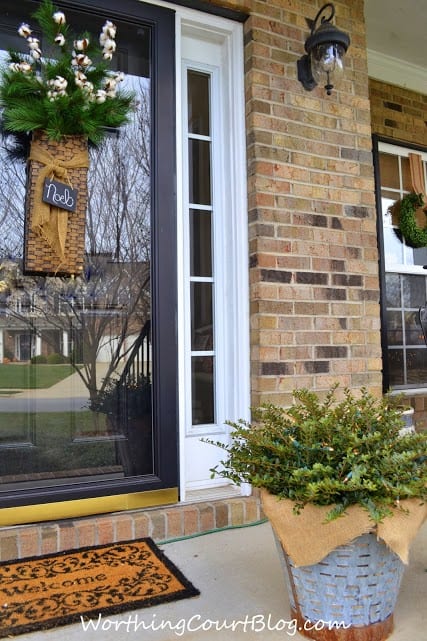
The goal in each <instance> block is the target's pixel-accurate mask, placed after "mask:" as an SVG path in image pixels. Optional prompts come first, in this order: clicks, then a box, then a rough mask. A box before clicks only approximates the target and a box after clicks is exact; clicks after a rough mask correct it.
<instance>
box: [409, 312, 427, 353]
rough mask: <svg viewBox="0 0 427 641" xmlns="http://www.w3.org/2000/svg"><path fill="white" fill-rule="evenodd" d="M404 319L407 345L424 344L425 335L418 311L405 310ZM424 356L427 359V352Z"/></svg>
mask: <svg viewBox="0 0 427 641" xmlns="http://www.w3.org/2000/svg"><path fill="white" fill-rule="evenodd" d="M404 321H405V342H406V345H424V335H423V330H422V328H421V325H420V323H419V320H418V312H405V314H404ZM426 351H427V350H426ZM424 356H425V358H426V360H427V354H425V355H424Z"/></svg>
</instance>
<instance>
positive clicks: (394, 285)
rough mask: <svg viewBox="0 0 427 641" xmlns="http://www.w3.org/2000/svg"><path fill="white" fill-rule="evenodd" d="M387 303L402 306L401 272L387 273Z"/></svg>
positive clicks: (391, 305)
mask: <svg viewBox="0 0 427 641" xmlns="http://www.w3.org/2000/svg"><path fill="white" fill-rule="evenodd" d="M385 283H386V305H387V307H400V305H401V299H400V276H399V274H386V276H385Z"/></svg>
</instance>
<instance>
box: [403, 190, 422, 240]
mask: <svg viewBox="0 0 427 641" xmlns="http://www.w3.org/2000/svg"><path fill="white" fill-rule="evenodd" d="M423 205H424V198H423V195H422V194H414V193H410V194H407V195H406V196H404V197H403V198H402V200H401V201H400V209H399V229H400V231H401V232H402V234H403V237H404V239H405V242H406V244H407V245H409V247H427V227H424V228H423V229H422V228H421V227H418V225H417V221H416V219H415V212H416V211H417V209H419V208H420V207H422V206H423Z"/></svg>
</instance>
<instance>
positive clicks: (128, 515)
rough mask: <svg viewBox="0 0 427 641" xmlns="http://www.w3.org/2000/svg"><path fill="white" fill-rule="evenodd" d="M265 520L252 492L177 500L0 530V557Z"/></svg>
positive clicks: (157, 537) (167, 536)
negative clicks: (159, 504)
mask: <svg viewBox="0 0 427 641" xmlns="http://www.w3.org/2000/svg"><path fill="white" fill-rule="evenodd" d="M263 518H264V514H263V512H262V508H261V505H260V501H259V498H258V496H257V494H256V493H254V495H253V496H249V497H246V496H245V497H240V496H238V497H232V498H223V499H218V500H208V501H197V502H193V503H179V504H176V505H169V506H163V507H158V508H147V509H139V510H132V511H127V512H116V513H113V514H103V515H97V516H90V517H84V518H81V517H79V518H76V519H66V520H61V521H50V522H45V523H37V524H32V525H23V526H13V527H3V528H0V560H1V561H7V560H11V559H20V558H24V557H29V556H40V555H43V554H52V553H56V552H60V551H63V550H71V549H75V548H81V547H86V546H90V545H101V544H104V543H113V542H117V541H127V540H133V539H137V538H142V537H147V536H149V537H151V538H152V539H153V540H154V541H156V542H157V543H160V542H164V541H167V540H170V539H179V538H182V537H189V536H193V535H197V534H202V533H204V532H210V531H215V530H219V529H223V528H231V527H239V526H243V525H249V524H252V523H256V522H258V521H260V520H262V519H263Z"/></svg>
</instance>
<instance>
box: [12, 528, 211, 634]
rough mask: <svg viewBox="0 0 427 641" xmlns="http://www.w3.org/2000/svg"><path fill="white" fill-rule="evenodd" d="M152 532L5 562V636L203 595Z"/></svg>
mask: <svg viewBox="0 0 427 641" xmlns="http://www.w3.org/2000/svg"><path fill="white" fill-rule="evenodd" d="M198 594H199V591H198V590H197V589H196V588H194V586H193V585H192V584H191V583H190V582H189V581H188V580H187V579H186V578H185V577H184V575H183V574H182V573H181V572H180V570H178V568H177V567H176V566H175V565H174V564H173V563H172V562H171V561H170V560H169V559H168V558H167V557H166V556H165V555H164V554H163V552H162V551H161V550H160V549H159V548H158V547H157V546H156V544H155V543H154V542H153V541H152V540H151V539H149V538H145V539H140V540H137V541H126V542H121V543H113V544H111V545H99V546H95V547H88V548H84V549H79V550H71V551H66V552H61V553H59V554H49V555H46V556H41V557H40V556H39V557H32V558H27V559H21V560H18V561H8V562H2V563H0V637H5V636H9V635H15V634H23V633H25V632H34V631H35V630H46V629H48V628H54V627H56V626H60V625H67V624H69V623H76V622H80V621H81V617H83V620H88V619H90V618H93V617H99V615H100V614H101V615H105V614H118V613H120V612H125V611H127V610H134V609H137V608H145V607H148V606H151V605H157V604H159V603H165V602H169V601H174V600H177V599H185V598H187V597H192V596H197V595H198Z"/></svg>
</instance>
